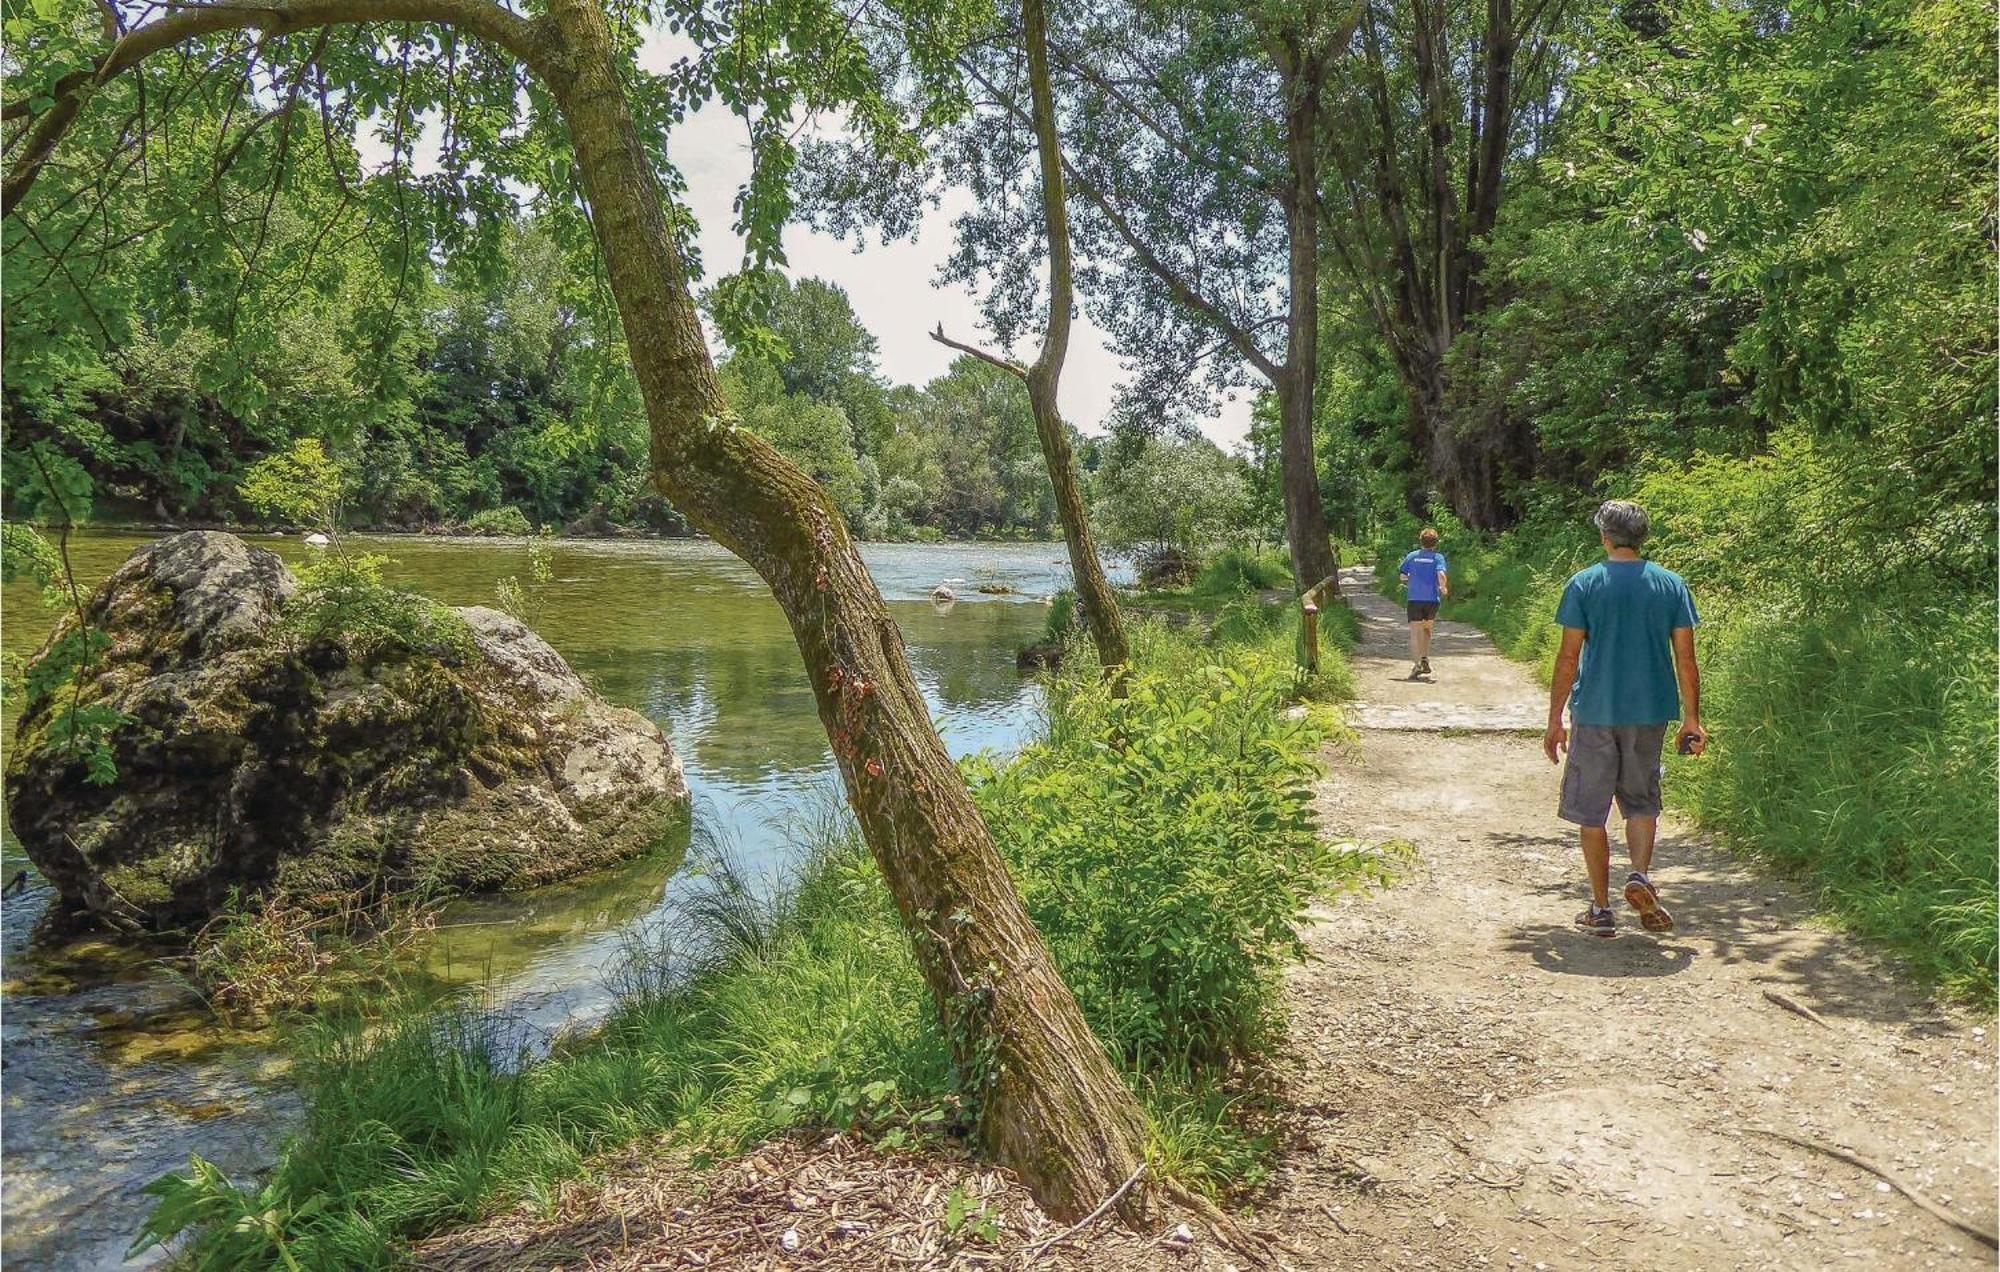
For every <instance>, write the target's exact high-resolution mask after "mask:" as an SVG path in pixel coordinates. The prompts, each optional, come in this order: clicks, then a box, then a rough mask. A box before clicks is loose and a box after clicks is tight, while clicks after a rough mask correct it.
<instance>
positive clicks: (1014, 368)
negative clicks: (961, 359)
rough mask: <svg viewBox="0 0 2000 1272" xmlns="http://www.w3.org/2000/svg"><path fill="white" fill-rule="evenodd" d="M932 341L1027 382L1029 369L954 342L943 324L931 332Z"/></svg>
mask: <svg viewBox="0 0 2000 1272" xmlns="http://www.w3.org/2000/svg"><path fill="white" fill-rule="evenodd" d="M931 339H933V340H935V341H937V342H938V343H939V344H941V345H944V346H945V347H946V348H949V349H956V350H958V351H959V352H960V353H967V354H971V355H972V356H973V357H975V358H977V359H979V360H980V361H981V362H984V363H986V364H988V365H989V366H996V367H999V368H1000V369H1001V370H1002V371H1005V372H1006V373H1007V374H1008V375H1011V376H1016V377H1018V378H1019V379H1020V380H1021V381H1022V383H1026V382H1027V379H1028V368H1026V367H1024V366H1022V365H1021V364H1020V363H1018V362H1015V361H1013V360H1012V359H1010V358H1003V357H1001V356H1000V355H999V354H997V353H988V352H987V351H986V350H984V349H981V348H980V347H978V346H977V345H969V344H963V343H961V342H959V341H957V340H953V339H952V338H951V337H950V336H947V335H946V334H944V324H943V323H942V322H940V323H939V324H938V325H937V330H935V331H933V332H931Z"/></svg>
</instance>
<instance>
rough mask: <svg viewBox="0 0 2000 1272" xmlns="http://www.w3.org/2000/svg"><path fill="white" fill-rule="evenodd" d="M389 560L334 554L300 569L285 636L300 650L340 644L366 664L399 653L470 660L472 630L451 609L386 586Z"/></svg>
mask: <svg viewBox="0 0 2000 1272" xmlns="http://www.w3.org/2000/svg"><path fill="white" fill-rule="evenodd" d="M388 564H389V559H388V558H387V557H381V556H375V555H370V554H363V555H359V556H350V555H349V554H348V553H347V552H346V551H344V550H335V551H331V552H328V553H327V554H326V555H325V556H323V557H321V558H320V559H318V560H313V561H307V562H304V563H303V564H301V565H300V566H299V567H298V570H297V574H298V576H299V590H298V593H297V594H296V595H294V596H293V597H292V599H291V600H289V601H287V602H286V603H285V615H284V619H283V624H284V630H285V632H286V633H287V635H289V636H290V637H291V638H292V639H293V640H295V641H297V642H299V643H300V644H310V643H312V642H314V641H319V640H337V641H339V642H340V643H341V644H342V645H344V646H345V647H346V648H347V650H348V652H349V653H351V654H352V655H354V656H355V657H356V658H359V659H361V660H362V661H364V662H366V661H372V660H374V659H376V658H379V657H382V656H384V655H387V654H393V653H422V654H434V655H439V656H443V657H449V658H461V659H462V658H469V657H471V656H472V653H473V650H474V643H473V639H472V629H471V628H469V627H467V626H466V624H465V620H464V619H463V618H460V617H459V616H458V614H457V613H456V612H454V611H453V610H451V609H449V608H447V607H446V606H443V605H440V604H438V603H437V602H436V601H434V600H432V599H430V598H429V597H427V596H424V595H422V594H421V593H418V592H412V591H409V590H407V589H405V588H400V587H395V586H393V585H391V584H389V583H385V582H383V580H382V570H383V567H384V566H386V565H388Z"/></svg>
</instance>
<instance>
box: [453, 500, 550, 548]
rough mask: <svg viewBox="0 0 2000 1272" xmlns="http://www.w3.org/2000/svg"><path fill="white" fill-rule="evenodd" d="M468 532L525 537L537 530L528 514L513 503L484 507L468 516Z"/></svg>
mask: <svg viewBox="0 0 2000 1272" xmlns="http://www.w3.org/2000/svg"><path fill="white" fill-rule="evenodd" d="M465 529H466V533H468V534H491V535H505V536H508V537H510V538H515V539H519V538H525V537H526V536H528V535H531V534H533V533H534V532H535V527H534V525H533V523H531V522H530V521H529V520H528V514H527V513H525V512H522V511H521V510H520V509H519V508H516V507H515V506H514V505H513V504H502V505H500V506H499V507H498V508H482V509H480V510H479V511H478V512H475V513H473V514H472V515H471V516H470V517H468V518H466V522H465Z"/></svg>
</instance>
